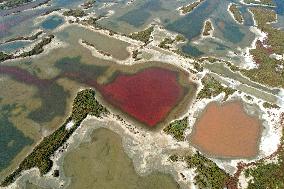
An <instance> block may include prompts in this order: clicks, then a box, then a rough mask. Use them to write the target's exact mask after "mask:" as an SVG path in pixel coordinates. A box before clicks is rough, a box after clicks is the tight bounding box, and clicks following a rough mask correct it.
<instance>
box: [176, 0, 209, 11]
mask: <svg viewBox="0 0 284 189" xmlns="http://www.w3.org/2000/svg"><path fill="white" fill-rule="evenodd" d="M203 1H204V0H197V1H195V2H193V3H191V4H189V5H186V6H183V7H181V8H180V9H179V10H180V11H181V13H182V14H187V13H190V12H191V11H193V9H195V8H196V7H197V6H199V5H200V4H201V3H202V2H203Z"/></svg>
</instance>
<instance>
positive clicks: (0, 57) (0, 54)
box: [0, 51, 14, 62]
mask: <svg viewBox="0 0 284 189" xmlns="http://www.w3.org/2000/svg"><path fill="white" fill-rule="evenodd" d="M13 57H14V56H13V55H11V54H7V53H4V52H1V51H0V62H2V61H5V60H8V59H12V58H13Z"/></svg>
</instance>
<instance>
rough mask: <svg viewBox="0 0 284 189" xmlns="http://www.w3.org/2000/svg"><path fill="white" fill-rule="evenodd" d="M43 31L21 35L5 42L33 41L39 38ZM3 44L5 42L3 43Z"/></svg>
mask: <svg viewBox="0 0 284 189" xmlns="http://www.w3.org/2000/svg"><path fill="white" fill-rule="evenodd" d="M42 33H43V31H42V30H41V31H38V32H37V33H35V34H33V35H30V36H19V37H14V38H11V39H8V40H6V41H5V42H4V43H9V42H13V41H33V40H36V39H37V38H38V36H40V35H41V34H42ZM2 44H3V43H2Z"/></svg>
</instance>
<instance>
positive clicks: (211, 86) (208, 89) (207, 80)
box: [197, 74, 236, 101]
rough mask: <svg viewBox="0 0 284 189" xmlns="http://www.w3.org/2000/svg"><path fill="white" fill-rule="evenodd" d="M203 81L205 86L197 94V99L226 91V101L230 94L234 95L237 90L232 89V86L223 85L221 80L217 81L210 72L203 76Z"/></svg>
mask: <svg viewBox="0 0 284 189" xmlns="http://www.w3.org/2000/svg"><path fill="white" fill-rule="evenodd" d="M201 82H202V84H203V88H202V89H201V91H200V92H199V93H198V94H197V99H203V98H212V97H215V96H217V95H219V94H220V93H222V92H224V93H225V97H224V101H225V100H227V98H228V97H229V96H230V95H232V94H233V93H234V92H235V91H236V90H235V89H232V88H230V87H224V86H222V84H221V83H220V82H219V81H217V80H216V79H215V78H214V77H212V76H210V75H208V74H207V75H205V76H204V77H203V78H202V80H201Z"/></svg>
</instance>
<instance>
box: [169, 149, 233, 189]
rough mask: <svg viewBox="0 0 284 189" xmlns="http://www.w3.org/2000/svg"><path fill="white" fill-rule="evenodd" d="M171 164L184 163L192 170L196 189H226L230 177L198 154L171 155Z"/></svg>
mask: <svg viewBox="0 0 284 189" xmlns="http://www.w3.org/2000/svg"><path fill="white" fill-rule="evenodd" d="M169 160H170V161H172V162H177V161H185V162H186V164H187V166H188V167H189V168H190V169H194V173H195V176H194V184H195V185H197V186H198V188H210V189H221V188H226V186H227V185H228V183H229V180H230V178H231V177H230V175H229V174H228V173H226V172H225V171H224V170H222V169H220V168H219V167H218V166H217V164H216V163H214V162H213V161H211V160H210V159H208V158H206V157H205V156H203V155H202V154H200V153H199V152H197V153H195V154H193V155H177V154H173V155H171V156H170V157H169Z"/></svg>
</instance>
